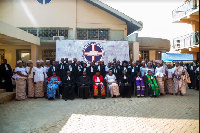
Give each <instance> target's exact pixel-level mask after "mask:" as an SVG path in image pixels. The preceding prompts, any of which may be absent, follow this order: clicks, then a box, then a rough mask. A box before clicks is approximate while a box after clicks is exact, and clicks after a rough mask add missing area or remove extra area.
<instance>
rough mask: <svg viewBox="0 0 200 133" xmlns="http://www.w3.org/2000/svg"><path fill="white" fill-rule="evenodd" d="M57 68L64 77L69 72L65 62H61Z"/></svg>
mask: <svg viewBox="0 0 200 133" xmlns="http://www.w3.org/2000/svg"><path fill="white" fill-rule="evenodd" d="M62 65H63V67H64V68H62V67H61V66H62ZM57 69H58V71H59V72H58V73H59V76H60V78H61V79H62V78H63V77H64V76H65V75H66V73H67V65H66V64H65V63H63V64H62V63H60V64H58V66H57Z"/></svg>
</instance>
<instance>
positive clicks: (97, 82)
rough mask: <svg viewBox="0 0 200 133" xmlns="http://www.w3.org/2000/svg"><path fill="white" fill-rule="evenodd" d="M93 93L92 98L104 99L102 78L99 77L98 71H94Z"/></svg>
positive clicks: (104, 92)
mask: <svg viewBox="0 0 200 133" xmlns="http://www.w3.org/2000/svg"><path fill="white" fill-rule="evenodd" d="M93 92H94V93H93V96H94V98H97V97H101V98H102V99H104V98H105V96H106V91H105V86H104V84H103V76H102V75H100V71H96V74H95V75H94V76H93Z"/></svg>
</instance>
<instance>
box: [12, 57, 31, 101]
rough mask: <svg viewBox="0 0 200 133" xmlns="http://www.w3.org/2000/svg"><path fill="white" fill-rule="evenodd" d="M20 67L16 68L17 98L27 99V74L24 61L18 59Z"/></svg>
mask: <svg viewBox="0 0 200 133" xmlns="http://www.w3.org/2000/svg"><path fill="white" fill-rule="evenodd" d="M17 64H18V67H16V68H15V73H16V76H15V79H16V100H25V99H26V78H27V77H28V75H27V74H26V71H25V69H24V68H23V64H22V61H21V60H19V61H17Z"/></svg>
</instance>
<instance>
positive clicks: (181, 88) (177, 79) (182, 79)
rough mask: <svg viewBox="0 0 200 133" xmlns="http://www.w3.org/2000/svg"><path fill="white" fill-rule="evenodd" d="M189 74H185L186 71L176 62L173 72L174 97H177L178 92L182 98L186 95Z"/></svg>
mask: <svg viewBox="0 0 200 133" xmlns="http://www.w3.org/2000/svg"><path fill="white" fill-rule="evenodd" d="M188 77H189V74H188V73H187V71H186V69H185V68H184V67H183V66H181V65H179V63H178V62H176V69H175V72H174V91H175V95H178V93H179V92H180V95H181V96H183V95H184V94H186V87H187V82H186V80H187V79H188Z"/></svg>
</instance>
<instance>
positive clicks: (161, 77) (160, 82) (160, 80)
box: [155, 61, 165, 95]
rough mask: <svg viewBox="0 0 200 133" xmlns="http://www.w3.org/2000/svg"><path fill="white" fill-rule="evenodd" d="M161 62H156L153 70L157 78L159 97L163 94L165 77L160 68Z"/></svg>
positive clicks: (162, 68)
mask: <svg viewBox="0 0 200 133" xmlns="http://www.w3.org/2000/svg"><path fill="white" fill-rule="evenodd" d="M161 63H162V62H161V61H158V62H157V67H156V70H155V76H156V78H157V83H158V86H159V91H160V95H163V94H165V90H164V89H165V86H164V76H165V69H164V67H163V66H161Z"/></svg>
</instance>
